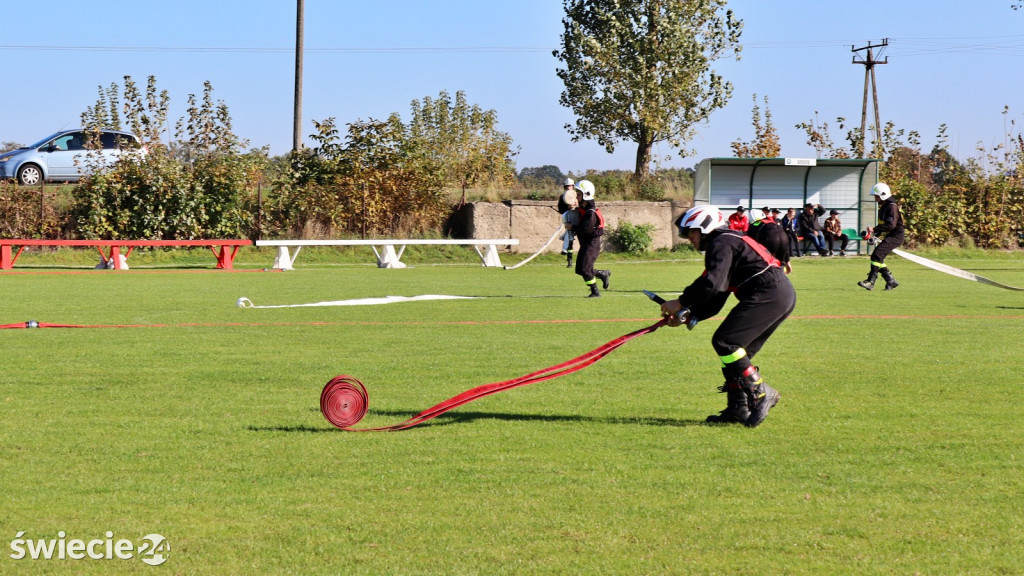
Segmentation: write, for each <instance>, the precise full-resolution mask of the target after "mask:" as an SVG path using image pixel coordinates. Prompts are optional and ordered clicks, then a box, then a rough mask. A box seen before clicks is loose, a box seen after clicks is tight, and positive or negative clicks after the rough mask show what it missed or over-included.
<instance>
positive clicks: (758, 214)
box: [747, 208, 765, 222]
mask: <svg viewBox="0 0 1024 576" xmlns="http://www.w3.org/2000/svg"><path fill="white" fill-rule="evenodd" d="M747 212H748V213H749V214H750V215H749V216H748V217H747V218H749V219H750V221H751V222H757V221H758V220H764V217H765V213H764V210H761V209H760V208H751V209H750V210H747Z"/></svg>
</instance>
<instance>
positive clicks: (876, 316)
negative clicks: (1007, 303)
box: [0, 314, 1024, 330]
mask: <svg viewBox="0 0 1024 576" xmlns="http://www.w3.org/2000/svg"><path fill="white" fill-rule="evenodd" d="M970 318H990V319H996V320H1022V319H1024V315H1012V316H998V315H994V314H986V315H974V316H972V315H966V314H958V315H941V314H836V315H831V314H823V315H810V316H790V319H797V320H879V319H904V320H914V319H936V320H956V319H970ZM710 320H721V318H711V319H710ZM650 321H651V319H650V318H594V319H565V320H484V321H479V320H466V321H451V322H366V321H352V322H182V323H177V324H53V323H48V322H38V323H37V324H38V327H39V328H219V327H225V328H227V327H244V328H259V327H265V326H270V327H273V326H487V325H509V324H604V323H616V322H631V323H632V322H650ZM27 324H28V323H27V322H16V323H13V324H0V330H4V329H18V328H28V325H27Z"/></svg>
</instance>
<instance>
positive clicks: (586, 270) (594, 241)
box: [576, 236, 601, 284]
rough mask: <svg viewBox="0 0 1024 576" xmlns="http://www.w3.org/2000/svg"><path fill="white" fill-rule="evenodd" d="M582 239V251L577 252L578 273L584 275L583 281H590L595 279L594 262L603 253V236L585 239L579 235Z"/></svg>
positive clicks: (580, 239)
mask: <svg viewBox="0 0 1024 576" xmlns="http://www.w3.org/2000/svg"><path fill="white" fill-rule="evenodd" d="M577 239H579V241H580V251H579V253H577V254H576V273H577V274H579V275H580V276H583V281H584V282H586V283H588V284H589V283H590V281H591V280H593V279H594V264H595V263H596V262H597V257H598V256H599V255H600V254H601V237H600V236H595V237H593V238H590V239H587V240H584V239H583V238H580V237H579V236H577Z"/></svg>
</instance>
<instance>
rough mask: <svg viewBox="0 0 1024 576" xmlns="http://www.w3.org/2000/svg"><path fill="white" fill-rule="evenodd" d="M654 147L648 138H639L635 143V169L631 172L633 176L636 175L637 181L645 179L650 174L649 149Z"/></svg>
mask: <svg viewBox="0 0 1024 576" xmlns="http://www.w3.org/2000/svg"><path fill="white" fill-rule="evenodd" d="M653 147H654V142H651V141H650V138H647V137H644V138H641V139H640V141H639V142H637V145H636V170H635V171H634V172H633V176H634V177H636V180H637V182H642V181H643V180H646V179H647V177H648V176H650V175H651V149H652V148H653Z"/></svg>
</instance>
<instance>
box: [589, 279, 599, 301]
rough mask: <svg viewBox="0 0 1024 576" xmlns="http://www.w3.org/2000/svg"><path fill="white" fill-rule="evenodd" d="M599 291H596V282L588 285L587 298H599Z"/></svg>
mask: <svg viewBox="0 0 1024 576" xmlns="http://www.w3.org/2000/svg"><path fill="white" fill-rule="evenodd" d="M600 297H601V291H600V290H598V289H597V282H594V283H593V284H591V285H590V295H589V296H587V298H600Z"/></svg>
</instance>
